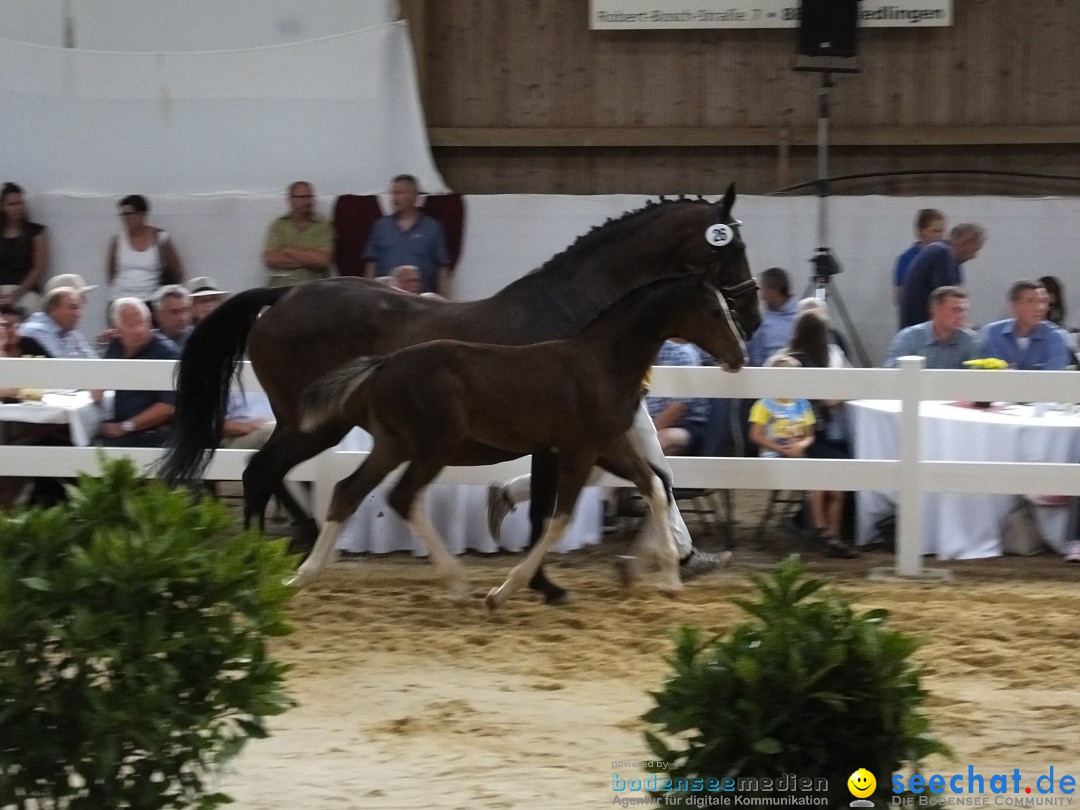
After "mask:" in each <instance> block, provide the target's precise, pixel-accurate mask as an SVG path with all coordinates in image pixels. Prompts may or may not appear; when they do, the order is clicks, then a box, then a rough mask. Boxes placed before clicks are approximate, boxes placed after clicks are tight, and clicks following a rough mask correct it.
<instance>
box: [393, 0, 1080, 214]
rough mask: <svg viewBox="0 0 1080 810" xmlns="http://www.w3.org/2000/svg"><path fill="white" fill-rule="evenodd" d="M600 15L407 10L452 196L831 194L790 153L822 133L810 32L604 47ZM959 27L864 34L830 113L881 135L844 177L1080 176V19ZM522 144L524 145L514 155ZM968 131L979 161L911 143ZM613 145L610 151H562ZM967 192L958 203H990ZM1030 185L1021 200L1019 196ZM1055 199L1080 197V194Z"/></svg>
mask: <svg viewBox="0 0 1080 810" xmlns="http://www.w3.org/2000/svg"><path fill="white" fill-rule="evenodd" d="M587 7H588V4H587V3H586V2H585V0H437V1H436V0H410V2H409V3H407V4H406V8H407V13H409V14H411V15H417V14H422V15H423V20H422V23H423V31H424V37H423V38H422V39H421V40H420V42H422V43H423V47H424V53H423V54H422V58H421V59H420V60H419V61H420V64H422V65H423V66H424V71H425V75H424V77H423V79H424V82H423V84H424V88H425V90H424V92H425V109H426V114H427V117H428V125H429V127H430V128H431V129H432V139H433V144H434V150H435V155H436V159H437V161H438V163H439V166H440V168H441V169H442V171H443V173H444V176H445V177H446V179H447V182H448V183H450V185H451V186H452V187H453V188H455V189H456V190H459V191H463V192H468V193H494V192H556V191H571V192H574V193H611V192H620V191H627V192H641V191H647V192H675V191H698V190H714V189H715V188H716V187H718V186H719V182H723V181H725V179H726V178H727V177H729V176H731V175H733V174H738V175H739V179H740V181H741V183H742V186H743V188H744V190H745V191H747V192H754V193H761V192H766V191H769V190H772V189H775V188H777V187H778V186H779V185H783V184H785V183H786V182H787V181H788V180H789V179H790V180H791V181H793V182H794V181H798V180H800V179H808V178H811V177H813V175H814V171H815V161H814V154H813V150H812V149H810V150H807V149H805V148H802V147H799V146H797V145H796V146H795V147H793V148H792V150H791V151H790V154H789V153H788V152H787V151H786V149H785V142H786V141H785V139H786V135H785V132H801V133H802V136H803V137H802V140H803V141H805V140H806V138H805V134H806V132H807V131H812V128H813V127H814V125H815V123H816V117H817V115H816V110H817V97H818V81H819V78H818V76H816V75H814V74H808V73H798V72H794V71H793V70H792V64H793V62H794V59H795V32H794V31H776V30H764V29H763V30H738V31H722V30H713V31H647V32H640V31H639V32H621V31H603V32H598V31H590V30H589V29H588V27H587V19H586V16H587ZM954 18H955V19H954V25H953V26H952V27H949V28H920V29H916V28H909V27H905V28H889V29H864V30H863V31H862V32H861V40H860V58H859V63H860V67H861V69H862V72H860V73H859V74H857V75H852V76H846V75H838V76H836V78H835V89H834V90H833V92H832V94H831V100H832V105H831V106H832V124H833V126H834V127H835V128H847V132H848V134H849V135H850V134H851V133H853V132H854V133H863V135H864V136H865V137H864V139H863V140H861V141H860V140H859V138H860V137H862V136H856V137H855V140H854V141H850V140H849V141H848V142H850V143H853V145H852V146H850V147H844V148H839V147H838V148H836V149H834V150H832V151H831V152H830V160H829V164H830V165H829V168H830V173H833V174H845V173H852V172H859V171H873V170H875V168H876V169H877V170H881V171H890V170H900V169H917V168H933V167H943V168H996V169H1011V170H1030V171H1044V172H1051V171H1052V172H1058V173H1065V174H1074V175H1080V166H1078V163H1080V161H1078V159H1077V157H1076V155H1077V153H1078V152H1080V69H1078V68H1080V2H1077V0H1030V1H1029V2H1024V3H1020V2H1016V0H954ZM1049 127H1056V129H1052V130H1051V129H1047V128H1049ZM466 128H475V129H473V130H468V129H466ZM619 128H622V129H619ZM707 128H722V129H721V130H716V131H717V132H728V133H732V134H734V135H738V136H739V137H735V138H733V139H732V140H731V143H733V144H734V143H742V144H746V143H753V144H755V145H752V146H746V145H743V146H737V145H732V146H726V147H709V146H702V145H693V146H682V147H680V146H679V144H680V143H684V142H686V141H687V140H690V141H691V142H693V143H695V144H700V143H701V142H702V139H703V136H702V132H705V133H706V136H707V133H708V131H709V130H708V129H707ZM853 128H854V129H853ZM959 128H967V129H959ZM639 130H640V131H642V132H645V133H647V134H650V135H651V134H656V136H657V137H656V138H651V137H650V145H649V146H642V147H636V148H635V147H631V146H629V145H627V143H628V141H627V140H626V137H625V135H626V133H627V132H636V131H639ZM508 131H512V132H518V133H520V135H521V139H520V140H518V141H516V142H519V143H522V144H524V145H522V146H516V147H508V146H506V137H505V136H506V133H507V132H508ZM582 131H584V132H585V133H586V135H595V140H594V139H592V138H591V137H584V139H583V136H582ZM762 132H764V133H766V134H765V136H764V137H762V136H761V135H760V134H755V133H762ZM958 132H959V133H962V136H963V137H964V138H968V137H970V143H972V144H973V145H972V146H970V147H964V146H963V144H961V145H959V146H957V145H942V146H933V145H929V146H922V147H913V146H910V145H909V144H911V143H914V142H923V143H927V142H929V143H933V142H935V141H937V142H941V141H942V140H946V141H947V140H950V139H951V138H950V137H949V136H950V133H951V134H953V135H955V133H958ZM456 133H457V134H460V133H469V134H468V137H464V138H462V137H455V134H456ZM612 133H615V134H614V135H612ZM619 133H622V134H619ZM912 133H918V135H917V136H914V135H912ZM928 133H929V134H928ZM1047 133H1050V134H1049V135H1047ZM742 135H746V137H745V138H743V137H742ZM561 139H562V140H561ZM952 140H955V138H952ZM1048 140H1049V141H1052V142H1051V143H1045V141H1048ZM987 141H991V142H990V143H987ZM594 142H599V143H600V144H601V145H597V146H588V147H587V146H582V145H576V146H564V145H562V144H563V143H568V144H574V143H576V144H583V143H594ZM795 142H796V144H797V143H798V142H799V139H798V138H796V139H795ZM859 143H864V144H867V145H866V146H865V147H864V148H860V147H859ZM500 144H502V145H500ZM605 144H606V145H605ZM870 144H873V146H870ZM788 155H789V156H788ZM713 180H716V181H718V182H717V185H716V186H710V187H709V188H708V189H702V187H701V184H702V183H707V184H708V183H712V181H713ZM926 182H932V183H933V184H934V185H935V186H938V185H940V183H941V182H942V181H940V180H934V181H925V180H924V181H911V182H908V183H903V182H897V181H890V182H889V184H888V185H889V188H890V189H891V191H890V192H889V193H920V188H921V184H925V183H926ZM950 182H951V183H952V185H951V186H950V188H951V190H952V191H954V192H961V193H962V192H964V191H966V190H969V189H971V188H974V186H972V185H971V184H970V183H969V182H968V181H961V180H957V179H955V178H954V179H953V180H952V181H950ZM994 183H995V185H998V186H999V187H1000V185H1001V184H1000V183H999V181H994ZM1029 188H1031V184H1017V186H1016V188H1015V193H1032V192H1030V191H1028V190H1027V189H1029ZM1055 188H1056V189H1057V190H1058V192H1059V193H1060V192H1061V191H1062V190H1064V191H1065V193H1073V192H1080V183H1077V184H1075V186H1070V185H1068V184H1058V185H1057V186H1056V187H1055ZM1021 189H1023V190H1021ZM938 190H941V189H938ZM1003 190H1004V191H1008V189H1003ZM984 191H985V189H982V190H981V192H984Z"/></svg>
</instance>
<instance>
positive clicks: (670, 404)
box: [645, 340, 709, 456]
mask: <svg viewBox="0 0 1080 810" xmlns="http://www.w3.org/2000/svg"><path fill="white" fill-rule="evenodd" d="M653 365H657V366H700V365H701V356H700V355H699V354H698V350H697V349H696V348H695V347H694V346H691V345H690V344H689V343H686V342H683V341H677V340H666V341H664V345H663V346H661V347H660V351H659V353H658V354H657V355H656V360H655V361H654V363H653ZM645 407H646V408H647V409H648V411H649V417H650V418H651V419H652V420H653V424H654V425H655V426H656V436H657V438H658V439H660V449H661V450H663V451H664V455H665V456H692V455H696V454H697V453H698V452H699V451H700V449H701V444H702V442H703V441H704V439H705V426H706V423H707V422H708V420H709V402H708V400H705V399H701V398H699V397H693V398H691V397H682V398H677V397H646V398H645Z"/></svg>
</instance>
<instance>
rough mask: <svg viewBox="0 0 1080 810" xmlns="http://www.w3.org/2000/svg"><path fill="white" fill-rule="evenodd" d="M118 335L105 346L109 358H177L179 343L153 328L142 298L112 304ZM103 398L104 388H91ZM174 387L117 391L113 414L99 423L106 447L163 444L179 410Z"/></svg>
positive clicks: (113, 318) (94, 395) (123, 299)
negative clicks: (172, 389)
mask: <svg viewBox="0 0 1080 810" xmlns="http://www.w3.org/2000/svg"><path fill="white" fill-rule="evenodd" d="M109 320H110V321H111V322H112V325H113V326H114V327H115V328H116V333H117V336H116V338H114V339H113V341H112V342H111V343H110V344H109V347H108V349H106V350H105V357H106V358H108V359H128V360H175V359H176V358H177V356H178V355H177V351H176V347H174V346H173V344H172V343H171V342H170V341H168V340H166V339H165V338H163V337H162V336H161V335H157V334H154V333H153V332H152V331H151V330H150V309H149V308H148V307H147V306H146V304H145V303H144V302H143V301H141V300H140V299H138V298H117V299H116V300H115V301H114V302H113V303H112V306H110V307H109ZM91 395H92V396H93V398H94V401H95V402H98V403H100V402H102V401H103V398H104V392H103V391H100V390H98V391H91ZM175 402H176V393H175V392H173V391H121V390H117V391H116V397H115V399H114V401H113V416H112V418H111V419H109V420H108V421H106V422H102V423H101V425H100V427H98V438H99V440H100V441H101V444H103V445H105V446H106V447H162V446H163V445H164V444H165V439H166V438H167V436H168V427H169V422H170V420H171V419H172V415H173V411H174V410H175V405H174V403H175Z"/></svg>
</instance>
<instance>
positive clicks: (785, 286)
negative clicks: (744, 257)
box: [746, 267, 796, 366]
mask: <svg viewBox="0 0 1080 810" xmlns="http://www.w3.org/2000/svg"><path fill="white" fill-rule="evenodd" d="M759 281H760V283H761V292H760V297H761V303H762V305H763V306H762V308H761V326H759V327H758V329H757V331H756V332H754V335H753V337H751V338H750V340H748V341H747V342H746V354H747V357H748V358H749V362H750V365H751V366H763V365H765V361H766V360H768V359H769V358H770V357H772V356H773V355H774V354H777V353H778V352H779V351H780V350H781V349H783V348H784V346H786V345H787V342H788V338H790V337H791V328H792V326H793V325H794V323H795V312H796V301H795V299H794V298H793V297H792V295H791V282H790V280H789V279H788V274H787V271H786V270H784V269H782V268H780V267H770V268H769V269H768V270H766V271H765V272H763V273H762V274H761V278H760V279H759Z"/></svg>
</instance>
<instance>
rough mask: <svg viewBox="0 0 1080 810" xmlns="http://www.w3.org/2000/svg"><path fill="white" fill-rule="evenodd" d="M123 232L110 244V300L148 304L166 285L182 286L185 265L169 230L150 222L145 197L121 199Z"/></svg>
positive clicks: (107, 263) (108, 268)
mask: <svg viewBox="0 0 1080 810" xmlns="http://www.w3.org/2000/svg"><path fill="white" fill-rule="evenodd" d="M117 208H118V210H119V213H120V222H121V225H122V227H121V229H120V233H119V234H117V235H116V236H114V237H113V238H112V240H111V241H110V242H109V255H108V258H107V259H106V263H105V278H106V279H107V280H108V283H109V300H110V301H116V300H118V299H120V298H138V299H139V300H140V301H143V302H145V303H147V304H149V302H151V301H152V300H153V298H154V293H155V292H156V291H157V290H158V288H159V287H161V286H162V285H165V284H180V283H181V282H183V280H184V266H183V264H182V263H181V262H180V254H178V253H177V252H176V248H175V246H174V245H173V243H172V239H171V238H170V237H169V233H168V231H164V230H162V229H161V228H155V227H154V226H152V225H148V224H147V223H146V217H147V215H148V214H149V213H150V203H149V202H147V200H146V198H145V197H143V196H142V195H141V194H129V195H128V196H127V197H124V199H122V200H120V202H119V204H118V205H117Z"/></svg>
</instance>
